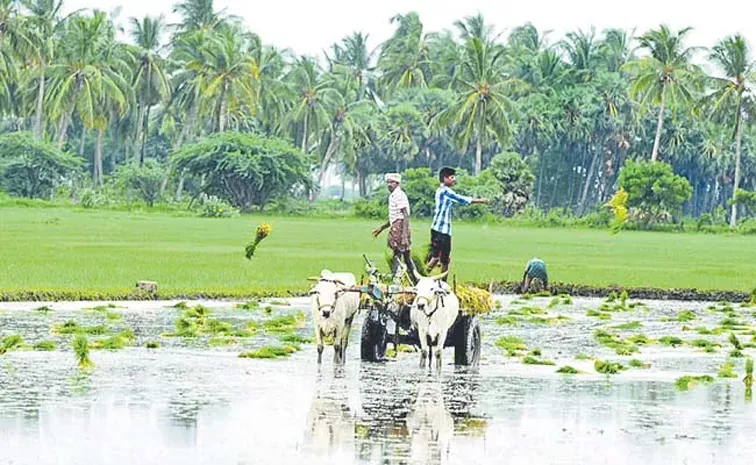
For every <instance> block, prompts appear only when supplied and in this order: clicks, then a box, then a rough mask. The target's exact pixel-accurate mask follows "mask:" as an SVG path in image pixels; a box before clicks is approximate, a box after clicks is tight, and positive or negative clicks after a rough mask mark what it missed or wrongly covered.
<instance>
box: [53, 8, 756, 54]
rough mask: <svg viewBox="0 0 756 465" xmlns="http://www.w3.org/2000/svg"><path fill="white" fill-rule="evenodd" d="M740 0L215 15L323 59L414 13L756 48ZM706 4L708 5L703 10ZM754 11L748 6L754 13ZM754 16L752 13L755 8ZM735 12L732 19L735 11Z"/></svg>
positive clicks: (374, 39) (373, 38) (134, 11)
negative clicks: (669, 31) (663, 27)
mask: <svg viewBox="0 0 756 465" xmlns="http://www.w3.org/2000/svg"><path fill="white" fill-rule="evenodd" d="M175 3H176V0H149V1H148V0H66V3H65V4H66V9H67V10H69V11H71V10H74V9H76V8H93V7H97V8H99V9H103V10H106V11H110V10H111V9H113V8H116V7H119V6H120V7H122V12H121V16H120V21H121V22H122V24H124V25H126V24H127V19H128V17H130V16H137V17H139V16H144V15H145V14H150V15H155V16H156V15H159V14H161V13H163V14H165V16H166V18H167V19H168V20H169V22H172V21H174V20H176V16H175V15H173V14H172V13H171V10H172V6H173V4H175ZM750 3H751V2H748V3H746V2H745V1H744V0H735V1H730V2H723V3H721V4H719V5H718V4H716V3H708V4H704V3H700V5H701V7H697V6H693V5H695V3H694V2H683V1H680V0H674V1H670V0H635V1H631V2H612V1H606V0H603V1H600V0H572V1H565V0H529V1H505V0H458V1H449V0H363V1H360V0H264V1H258V0H247V1H242V0H215V5H216V9H220V8H227V9H228V12H229V13H232V14H235V15H238V16H241V17H242V18H244V22H245V23H246V25H247V26H248V27H249V28H250V29H251V30H252V31H254V32H256V33H257V34H259V35H260V36H261V37H262V39H263V41H265V42H266V43H272V44H274V45H276V46H278V47H282V48H286V47H288V48H291V49H292V50H293V51H295V52H296V53H298V54H310V55H313V54H319V55H321V54H322V51H323V50H325V49H327V48H329V47H330V45H331V44H332V43H334V42H337V41H340V40H341V39H342V38H343V37H345V36H347V35H349V34H351V33H352V32H353V31H362V32H364V33H368V34H369V35H370V38H369V45H370V47H371V48H372V47H376V46H377V45H379V44H380V42H381V41H383V40H385V39H387V38H388V37H389V36H390V35H391V33H392V32H393V30H394V27H393V25H391V24H390V23H389V19H390V18H391V17H392V16H393V15H395V14H397V13H406V12H409V11H413V10H414V11H417V12H418V13H419V14H420V18H421V20H422V21H423V24H424V26H425V30H426V32H428V31H439V30H442V29H444V28H451V27H452V23H453V21H455V20H457V19H460V18H463V17H465V16H470V15H474V14H476V13H477V12H478V11H480V12H481V13H483V15H484V16H485V18H486V20H487V22H489V23H492V24H494V25H495V26H496V29H497V31H502V30H503V31H504V33H505V35H506V34H507V31H508V30H511V29H512V28H513V27H516V26H519V25H522V24H524V23H525V22H528V21H530V22H532V23H533V24H534V25H535V26H536V27H537V28H538V29H539V30H540V31H543V30H549V29H551V30H553V32H552V33H551V35H550V36H549V37H550V39H551V40H550V42H552V43H553V42H555V41H557V40H559V39H560V38H561V37H562V36H563V34H564V32H565V31H570V30H576V29H578V28H582V29H583V30H586V31H587V30H588V29H589V28H590V26H591V25H594V26H595V27H596V30H597V32H599V33H600V32H601V31H602V30H603V29H605V28H608V27H619V28H623V29H628V30H631V29H633V28H635V29H636V32H637V33H641V32H644V31H646V30H648V29H649V28H652V27H656V26H658V25H659V24H660V23H666V24H668V25H669V26H670V27H672V28H674V29H680V28H682V27H686V26H692V27H693V28H694V30H693V31H692V32H691V33H690V35H689V37H690V41H689V44H688V45H703V46H707V47H710V46H712V45H713V44H714V43H715V42H716V41H717V40H718V39H720V38H722V37H724V36H725V35H729V34H734V33H737V32H740V33H742V34H743V35H744V36H745V37H746V39H747V40H748V42H749V44H750V45H752V46H753V44H754V43H756V27H754V26H753V16H752V15H751V14H750V12H749V9H748V7H747V6H746V5H750ZM704 5H705V6H704ZM751 8H753V7H751ZM753 9H754V10H756V8H753ZM737 11H740V14H736V15H734V16H733V15H732V12H737Z"/></svg>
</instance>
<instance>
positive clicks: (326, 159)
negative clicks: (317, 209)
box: [310, 134, 338, 201]
mask: <svg viewBox="0 0 756 465" xmlns="http://www.w3.org/2000/svg"><path fill="white" fill-rule="evenodd" d="M337 140H338V137H337V136H336V135H335V134H333V135H332V136H331V141H330V142H329V143H328V148H327V149H326V153H325V156H323V162H322V163H320V172H319V173H318V185H317V186H316V187H317V188H320V186H321V185H322V184H323V179H324V178H325V174H326V171H328V167H329V166H330V165H331V157H333V154H334V153H335V152H336V143H337ZM315 198H316V194H315V191H313V192H312V195H311V196H310V200H311V201H315Z"/></svg>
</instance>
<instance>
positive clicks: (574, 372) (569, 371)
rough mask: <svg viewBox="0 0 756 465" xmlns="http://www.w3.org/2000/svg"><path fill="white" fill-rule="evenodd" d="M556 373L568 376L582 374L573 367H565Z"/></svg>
mask: <svg viewBox="0 0 756 465" xmlns="http://www.w3.org/2000/svg"><path fill="white" fill-rule="evenodd" d="M556 372H557V373H563V374H566V375H577V374H579V373H580V372H579V371H578V370H577V369H576V368H573V367H571V366H569V365H565V366H563V367H559V369H558V370H557V371H556Z"/></svg>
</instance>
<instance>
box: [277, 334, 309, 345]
mask: <svg viewBox="0 0 756 465" xmlns="http://www.w3.org/2000/svg"><path fill="white" fill-rule="evenodd" d="M280 341H281V342H283V343H285V344H312V343H313V342H314V341H313V339H312V338H310V337H305V336H300V335H299V334H284V335H283V336H281V337H280Z"/></svg>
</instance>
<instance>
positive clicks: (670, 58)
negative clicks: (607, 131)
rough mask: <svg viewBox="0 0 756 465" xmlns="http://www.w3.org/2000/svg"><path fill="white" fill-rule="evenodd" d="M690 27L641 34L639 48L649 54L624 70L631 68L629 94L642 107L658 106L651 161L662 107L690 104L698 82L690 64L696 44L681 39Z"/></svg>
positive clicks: (656, 149)
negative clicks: (689, 45)
mask: <svg viewBox="0 0 756 465" xmlns="http://www.w3.org/2000/svg"><path fill="white" fill-rule="evenodd" d="M690 31H691V28H685V29H681V30H679V31H677V32H672V31H670V30H669V28H668V27H667V26H665V25H662V26H660V27H659V29H656V30H652V31H649V32H647V33H646V34H644V35H642V36H640V37H639V38H638V40H639V41H640V47H641V48H643V49H645V50H646V51H648V52H649V53H650V55H649V56H646V57H643V58H641V59H639V60H634V61H631V62H628V63H627V64H626V65H625V66H623V69H625V70H627V71H630V72H631V73H632V74H633V75H634V76H633V82H632V85H631V87H630V94H631V96H632V97H633V98H640V104H641V107H642V108H645V107H648V106H649V105H650V104H655V105H659V117H658V121H657V125H656V137H655V138H654V147H653V149H652V151H651V160H652V161H656V159H657V158H658V155H659V143H660V141H661V134H662V125H663V124H664V110H665V109H666V107H667V105H668V103H669V104H670V105H669V106H670V107H675V105H676V104H678V103H691V102H692V101H693V99H694V96H693V94H694V92H695V91H696V90H697V88H698V87H699V85H700V79H698V76H699V74H700V73H699V68H698V67H697V66H695V65H693V64H691V62H690V60H691V56H692V55H693V53H694V52H695V51H696V50H697V48H695V47H687V48H686V47H685V46H684V44H683V42H684V39H685V36H686V35H687V34H688V32H690Z"/></svg>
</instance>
